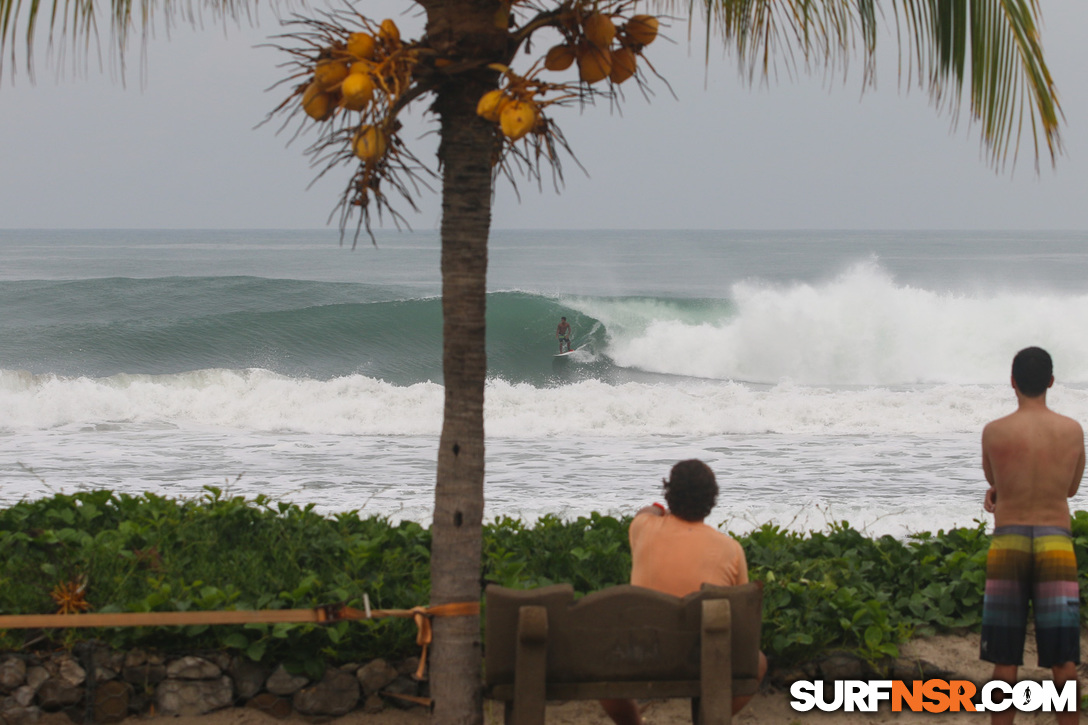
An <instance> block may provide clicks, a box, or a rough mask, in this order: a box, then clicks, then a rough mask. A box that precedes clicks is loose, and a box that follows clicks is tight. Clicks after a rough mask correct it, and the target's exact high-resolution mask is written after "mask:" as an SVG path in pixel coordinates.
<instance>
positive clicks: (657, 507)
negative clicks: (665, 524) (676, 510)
mask: <svg viewBox="0 0 1088 725" xmlns="http://www.w3.org/2000/svg"><path fill="white" fill-rule="evenodd" d="M642 514H650V515H652V516H664V515H665V508H664V507H663V506H662V505H661V504H656V503H655V504H651V505H649V506H643V507H642V508H640V509H639V510H638V511H636V512H635V516H641V515H642Z"/></svg>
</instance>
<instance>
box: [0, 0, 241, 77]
mask: <svg viewBox="0 0 1088 725" xmlns="http://www.w3.org/2000/svg"><path fill="white" fill-rule="evenodd" d="M107 4H108V8H107V7H106V5H107ZM256 6H257V2H256V0H182V1H181V2H178V1H177V0H161V1H156V0H104V1H103V2H99V3H96V1H95V0H0V78H2V76H3V72H4V70H5V69H4V64H5V62H6V63H8V64H9V67H8V70H9V72H10V73H11V74H12V75H13V76H14V74H15V72H16V69H17V67H18V61H19V56H20V55H22V56H24V57H25V61H24V68H25V72H26V73H27V75H28V76H29V77H30V78H31V80H33V77H34V62H33V61H34V57H35V41H36V40H43V39H44V40H46V41H47V42H48V44H49V48H50V50H51V51H55V52H56V53H57V55H58V56H61V57H62V56H63V54H64V53H65V52H67V51H68V50H71V52H72V53H73V63H74V64H78V63H79V62H80V61H85V60H86V59H88V58H89V57H90V56H91V55H92V54H93V52H94V50H99V36H98V23H99V21H100V20H102V21H108V26H109V36H110V41H109V45H110V46H111V48H112V51H113V52H114V54H115V57H116V58H117V59H118V60H119V61H120V62H121V64H122V67H123V63H124V58H125V54H126V51H127V49H128V45H129V42H130V39H131V38H132V37H134V36H136V37H140V38H141V39H146V38H147V36H148V33H149V32H150V30H151V29H152V28H153V23H155V22H161V23H163V24H164V26H165V27H166V29H167V30H169V28H170V27H171V25H172V24H173V23H175V22H176V21H179V20H180V21H181V22H185V23H188V24H192V25H200V24H202V23H203V22H204V20H209V21H211V22H214V23H219V22H222V21H225V20H233V21H239V20H241V19H242V18H244V17H245V18H248V19H249V20H250V21H252V19H253V18H252V15H251V12H252V10H253V9H254V8H256ZM103 16H105V17H103ZM43 23H46V25H45V26H44V27H43V25H42V24H43ZM92 48H93V49H94V50H92Z"/></svg>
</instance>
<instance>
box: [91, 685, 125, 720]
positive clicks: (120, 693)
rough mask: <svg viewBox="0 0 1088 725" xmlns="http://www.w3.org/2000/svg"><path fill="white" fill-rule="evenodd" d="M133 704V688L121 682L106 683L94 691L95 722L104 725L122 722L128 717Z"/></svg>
mask: <svg viewBox="0 0 1088 725" xmlns="http://www.w3.org/2000/svg"><path fill="white" fill-rule="evenodd" d="M131 703H132V686H131V685H129V684H128V683H127V682H121V681H120V680H111V681H109V682H104V683H102V684H101V685H100V686H98V687H96V688H95V691H94V721H95V723H98V724H99V725H102V724H103V723H111V722H121V721H122V720H124V719H125V718H126V717H128V711H129V706H130V705H131Z"/></svg>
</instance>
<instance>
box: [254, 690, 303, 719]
mask: <svg viewBox="0 0 1088 725" xmlns="http://www.w3.org/2000/svg"><path fill="white" fill-rule="evenodd" d="M246 707H251V708H253V709H255V710H260V711H261V712H264V713H268V714H269V715H271V716H272V717H274V718H278V719H280V720H282V719H283V718H285V717H287V716H289V715H290V714H291V713H292V711H293V710H292V708H291V701H290V700H288V699H287V698H286V697H279V696H277V695H273V694H272V693H271V692H262V693H261V694H259V695H257V696H256V697H254V698H251V699H250V700H249V701H248V702H246Z"/></svg>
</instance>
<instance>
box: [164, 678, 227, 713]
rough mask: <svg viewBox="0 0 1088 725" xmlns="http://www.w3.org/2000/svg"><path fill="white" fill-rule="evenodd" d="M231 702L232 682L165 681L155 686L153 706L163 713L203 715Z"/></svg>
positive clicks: (224, 680)
mask: <svg viewBox="0 0 1088 725" xmlns="http://www.w3.org/2000/svg"><path fill="white" fill-rule="evenodd" d="M233 702H234V684H233V683H232V682H231V681H230V678H229V677H227V676H226V675H223V676H222V677H220V678H219V679H218V680H164V681H163V682H160V683H159V685H158V687H156V688H155V705H156V707H157V708H158V711H159V713H161V714H163V715H204V714H206V713H209V712H211V711H213V710H219V709H221V708H224V707H227V706H228V705H231V704H232V703H233Z"/></svg>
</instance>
